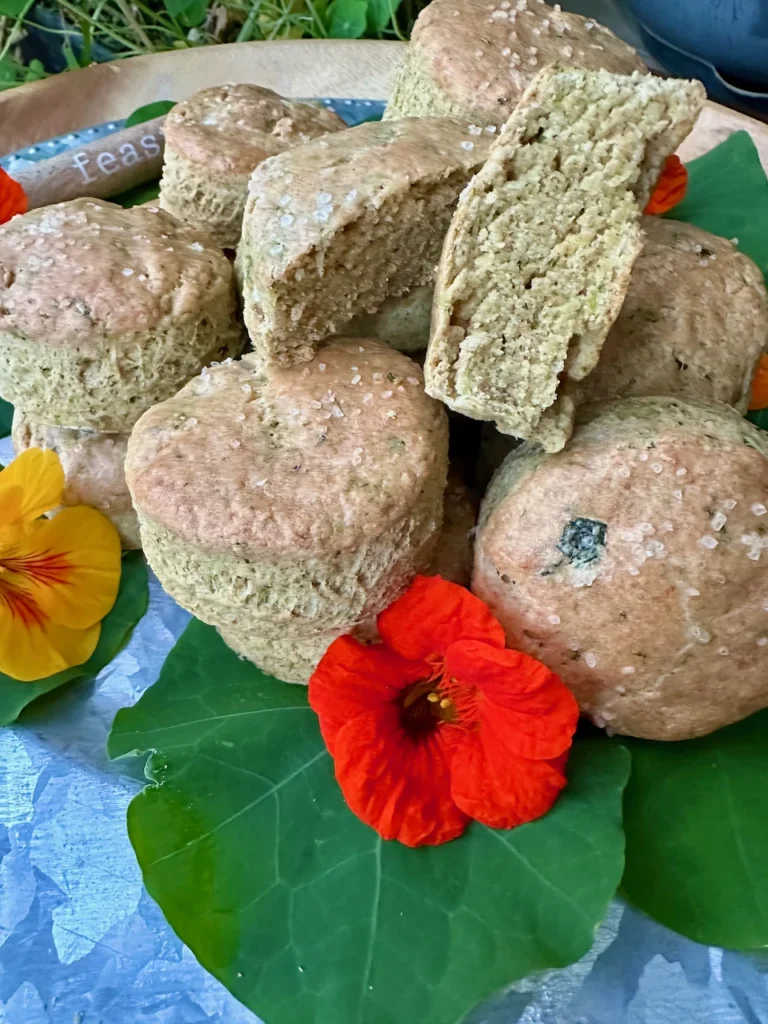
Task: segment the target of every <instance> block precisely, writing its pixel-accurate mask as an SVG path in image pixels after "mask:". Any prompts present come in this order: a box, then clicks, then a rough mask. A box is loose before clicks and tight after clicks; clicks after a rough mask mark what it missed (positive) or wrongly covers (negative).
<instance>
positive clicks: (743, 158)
mask: <svg viewBox="0 0 768 1024" xmlns="http://www.w3.org/2000/svg"><path fill="white" fill-rule="evenodd" d="M687 166H688V193H687V195H686V197H685V199H684V200H683V201H682V203H680V205H679V206H676V207H675V208H674V210H672V211H671V213H670V214H669V216H670V217H672V218H673V219H675V220H684V221H688V223H690V224H696V225H697V226H698V227H700V228H704V230H705V231H711V232H712V234H713V235H721V236H722V237H723V238H738V240H739V249H741V251H742V252H744V253H746V254H747V256H749V257H751V259H753V260H754V261H755V263H756V264H757V265H758V266H759V267H760V269H761V270H762V272H763V274H764V275H765V276H766V278H768V230H766V225H768V180H766V176H765V171H764V170H763V167H762V164H761V163H760V157H759V155H758V152H757V149H756V148H755V144H754V142H753V141H752V137H751V136H750V135H749V133H748V132H734V133H733V135H729V137H728V138H727V139H726V140H725V142H721V143H720V145H719V146H716V147H715V148H714V149H713V150H710V152H709V153H705V154H704V156H700V157H698V158H697V159H696V160H692V161H691V162H690V163H689V164H688V165H687Z"/></svg>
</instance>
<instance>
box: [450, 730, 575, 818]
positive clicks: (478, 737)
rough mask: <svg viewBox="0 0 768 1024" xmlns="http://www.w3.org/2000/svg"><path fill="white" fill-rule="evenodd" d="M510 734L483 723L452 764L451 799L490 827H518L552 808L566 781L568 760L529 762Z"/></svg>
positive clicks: (465, 743) (467, 738) (457, 752)
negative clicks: (517, 751) (515, 747)
mask: <svg viewBox="0 0 768 1024" xmlns="http://www.w3.org/2000/svg"><path fill="white" fill-rule="evenodd" d="M506 738H507V735H506V731H505V729H504V727H503V725H499V724H498V723H497V722H496V721H495V720H494V719H492V718H491V719H489V720H488V721H486V722H483V724H482V726H481V727H480V728H479V729H477V730H476V731H475V732H472V733H465V734H464V742H463V743H461V744H460V745H459V746H458V747H457V749H456V752H455V753H454V756H453V760H452V762H451V795H452V796H453V799H454V801H455V802H456V804H457V806H458V807H460V808H461V810H462V811H464V812H465V814H468V815H469V816H470V818H474V819H475V821H479V822H482V824H484V825H488V826H489V828H515V827H516V826H517V825H523V824H525V823H526V822H528V821H534V820H535V819H536V818H540V817H541V816H542V815H543V814H546V813H547V811H548V810H549V809H550V808H551V807H552V805H553V804H554V802H555V800H556V799H557V795H558V793H559V792H560V790H561V789H562V788H563V786H564V785H565V783H566V778H565V775H564V774H563V771H562V768H563V760H564V759H563V758H558V760H557V764H553V763H552V762H550V761H530V760H528V759H527V758H524V757H518V756H517V755H516V754H514V753H513V752H512V750H510V748H509V747H508V746H507V744H506V742H505V741H506Z"/></svg>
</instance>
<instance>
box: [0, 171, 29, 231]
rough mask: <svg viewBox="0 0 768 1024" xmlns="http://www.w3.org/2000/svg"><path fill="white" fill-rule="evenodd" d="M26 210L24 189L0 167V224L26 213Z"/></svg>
mask: <svg viewBox="0 0 768 1024" xmlns="http://www.w3.org/2000/svg"><path fill="white" fill-rule="evenodd" d="M28 208H29V207H28V203H27V194H26V192H25V191H24V189H23V188H22V187H21V185H20V184H19V183H18V181H14V180H13V178H12V177H11V176H10V175H9V174H8V173H6V171H4V170H3V168H2V167H0V224H5V222H6V221H7V220H10V219H11V217H15V216H16V214H17V213H26V212H27V209H28Z"/></svg>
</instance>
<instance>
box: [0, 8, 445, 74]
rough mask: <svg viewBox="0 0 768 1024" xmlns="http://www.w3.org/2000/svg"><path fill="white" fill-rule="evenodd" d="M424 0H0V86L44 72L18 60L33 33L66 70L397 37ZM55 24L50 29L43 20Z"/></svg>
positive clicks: (406, 31)
mask: <svg viewBox="0 0 768 1024" xmlns="http://www.w3.org/2000/svg"><path fill="white" fill-rule="evenodd" d="M426 2H427V0H0V90H2V89H8V88H11V87H12V86H14V85H20V84H22V83H24V82H30V81H35V80H36V79H38V78H43V77H45V76H46V74H47V73H48V71H47V70H46V68H45V66H44V65H43V63H42V62H41V61H40V60H38V59H31V60H27V61H25V60H24V54H28V53H29V52H30V49H31V48H32V47H31V43H32V41H33V39H34V36H35V34H36V33H39V32H45V33H47V35H46V37H45V38H46V39H47V40H48V41H49V42H50V40H51V39H54V40H57V39H60V50H61V57H62V58H63V61H64V62H65V63H66V66H67V68H69V69H74V68H78V67H85V66H87V65H88V64H90V63H92V62H93V61H94V60H103V59H106V56H105V52H106V51H109V52H110V53H111V54H112V55H114V57H116V58H120V57H135V56H137V55H139V54H146V53H156V52H159V51H161V50H171V49H184V48H186V47H190V46H205V45H208V44H212V43H233V42H247V41H250V40H258V39H300V38H303V37H313V38H318V39H325V38H336V39H360V38H362V37H366V38H369V39H405V38H407V36H408V34H409V33H410V30H411V27H412V25H413V22H414V20H415V18H416V16H417V14H418V13H419V10H420V9H421V8H422V7H423V6H425V4H426ZM52 19H53V22H54V23H55V25H57V26H59V27H50V25H51V22H52Z"/></svg>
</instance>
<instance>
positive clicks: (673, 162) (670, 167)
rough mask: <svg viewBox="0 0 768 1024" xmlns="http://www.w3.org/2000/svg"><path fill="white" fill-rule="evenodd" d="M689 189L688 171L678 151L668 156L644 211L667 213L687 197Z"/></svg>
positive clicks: (657, 213)
mask: <svg viewBox="0 0 768 1024" xmlns="http://www.w3.org/2000/svg"><path fill="white" fill-rule="evenodd" d="M687 191H688V171H687V170H686V168H685V164H684V163H683V162H682V161H681V159H680V157H679V156H677V154H676V153H673V154H672V155H671V156H668V157H667V159H666V161H665V163H664V167H663V168H662V171H661V175H660V177H659V180H658V181H657V182H656V188H655V189H654V190H653V194H652V195H651V198H650V199H649V200H648V205H647V206H646V208H645V209H644V210H643V213H648V214H656V215H660V214H662V213H667V211H668V210H671V209H672V207H673V206H677V204H678V203H681V202H682V201H683V199H685V193H686V192H687Z"/></svg>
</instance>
